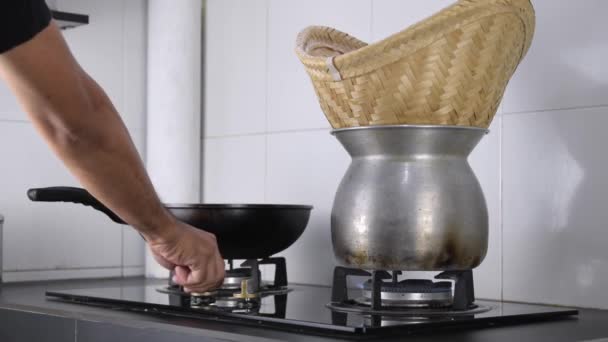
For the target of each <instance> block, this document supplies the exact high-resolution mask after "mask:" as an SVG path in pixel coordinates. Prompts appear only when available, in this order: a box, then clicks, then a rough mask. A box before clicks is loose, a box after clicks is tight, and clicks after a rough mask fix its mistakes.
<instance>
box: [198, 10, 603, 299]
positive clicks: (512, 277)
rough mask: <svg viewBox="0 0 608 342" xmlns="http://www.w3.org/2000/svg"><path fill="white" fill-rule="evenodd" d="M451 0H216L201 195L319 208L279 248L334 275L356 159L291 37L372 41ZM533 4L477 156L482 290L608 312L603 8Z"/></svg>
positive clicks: (297, 270) (300, 273)
mask: <svg viewBox="0 0 608 342" xmlns="http://www.w3.org/2000/svg"><path fill="white" fill-rule="evenodd" d="M449 3H451V1H447V0H435V1H427V0H408V1H404V0H331V1H330V0H308V1H298V0H208V6H207V47H206V49H207V55H206V64H207V65H206V93H205V102H206V103H205V113H206V117H205V132H204V140H203V143H204V174H203V175H204V185H203V191H204V199H205V201H206V202H278V203H303V204H313V205H314V206H315V209H314V210H313V215H312V219H311V222H310V224H309V226H308V228H307V231H306V232H305V233H304V235H303V236H302V237H301V238H300V240H299V241H297V242H296V243H295V244H294V246H292V247H291V248H289V249H288V250H287V251H285V252H284V253H282V254H283V255H284V256H286V257H287V259H288V265H289V266H288V269H289V272H290V273H289V277H290V281H294V282H303V283H317V284H329V283H330V282H331V272H332V268H333V266H334V259H333V253H332V250H331V242H330V231H329V229H330V226H329V216H330V211H331V203H332V200H333V196H334V192H335V190H336V188H337V185H338V182H339V180H340V179H341V177H342V175H343V173H344V171H345V169H346V167H347V165H348V163H349V158H348V155H347V154H346V152H345V151H343V150H342V148H341V147H340V146H339V144H338V143H337V141H335V139H334V138H333V137H331V136H330V135H329V124H328V123H327V121H326V120H325V118H324V116H323V113H322V112H321V110H320V109H319V106H318V102H317V100H316V98H315V95H314V92H313V88H312V85H311V82H310V80H309V79H308V76H307V75H306V73H305V72H304V69H303V67H302V66H301V65H300V63H299V61H298V60H297V58H296V56H295V54H294V52H293V50H294V46H295V38H296V35H297V33H298V32H299V31H300V30H301V29H302V28H304V27H305V26H307V25H311V24H322V25H328V26H333V27H336V28H338V29H340V30H343V31H346V32H349V33H351V34H353V35H355V36H356V37H358V38H360V39H362V40H364V41H374V40H378V39H381V38H383V37H386V36H387V35H390V34H391V33H393V32H396V31H398V30H401V29H403V28H405V27H407V26H408V25H410V24H412V23H414V22H416V21H417V20H420V19H423V18H424V17H425V16H427V15H430V14H431V13H433V12H435V11H437V10H439V9H440V8H442V7H443V6H445V5H447V4H449ZM533 4H534V5H535V7H536V11H537V32H536V36H535V40H534V42H533V46H532V48H531V50H530V51H529V53H528V56H527V57H526V59H525V60H524V62H523V64H522V65H521V66H520V68H519V70H518V71H517V73H516V75H515V76H514V78H513V79H512V81H511V83H510V85H509V88H508V90H507V93H506V95H505V98H504V101H503V106H502V108H501V109H500V111H499V113H498V115H497V116H496V118H495V119H494V122H493V123H492V126H491V127H490V129H491V133H490V135H489V136H487V137H485V138H484V139H483V141H482V143H481V144H480V146H478V147H477V148H476V149H475V151H474V152H473V154H472V156H471V158H470V161H471V163H472V165H473V168H474V169H475V171H476V173H477V175H478V177H479V179H480V181H481V183H482V187H483V189H484V192H485V195H486V199H487V202H488V207H489V213H490V246H489V252H488V256H487V257H486V259H485V261H484V262H483V264H482V265H481V266H480V267H479V268H478V269H477V270H475V281H476V293H477V296H478V297H482V298H492V299H505V300H517V301H527V302H543V303H555V304H565V305H577V306H586V307H602V308H608V297H606V296H604V295H603V294H602V290H603V289H604V288H605V287H606V286H608V252H606V251H604V250H605V248H604V246H606V245H607V243H608V231H607V228H608V227H606V223H605V222H608V214H606V213H608V211H606V210H605V209H604V208H603V207H604V206H605V204H604V202H605V198H606V197H607V196H608V181H607V178H606V176H604V175H605V174H606V173H608V156H606V154H605V153H602V152H603V151H601V150H600V151H598V147H600V146H603V145H605V138H604V136H605V133H604V132H603V130H604V127H606V124H607V123H608V119H607V116H606V115H605V113H606V110H607V109H608V97H607V96H606V95H608V68H606V67H605V65H604V63H603V62H604V61H606V60H608V38H607V36H606V35H605V32H607V31H608V24H607V23H606V21H605V20H603V16H602V15H603V13H606V12H607V11H608V3H606V2H605V1H602V0H585V1H576V2H574V1H569V0H558V1H555V0H533ZM320 9H322V10H320ZM413 276H415V274H413Z"/></svg>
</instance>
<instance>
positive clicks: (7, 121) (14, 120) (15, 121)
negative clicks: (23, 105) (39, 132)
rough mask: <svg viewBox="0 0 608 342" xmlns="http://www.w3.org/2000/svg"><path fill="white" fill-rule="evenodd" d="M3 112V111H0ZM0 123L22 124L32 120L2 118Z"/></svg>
mask: <svg viewBox="0 0 608 342" xmlns="http://www.w3.org/2000/svg"><path fill="white" fill-rule="evenodd" d="M0 114H2V113H0ZM0 123H20V124H29V123H30V121H29V120H26V119H23V120H19V119H0Z"/></svg>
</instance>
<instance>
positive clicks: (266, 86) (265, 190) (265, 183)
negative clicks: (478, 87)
mask: <svg viewBox="0 0 608 342" xmlns="http://www.w3.org/2000/svg"><path fill="white" fill-rule="evenodd" d="M264 3H265V5H266V18H265V21H266V22H265V24H266V26H265V28H264V47H265V49H264V51H265V54H264V77H265V82H264V180H263V183H262V184H263V196H264V202H266V201H267V200H268V126H269V125H268V99H269V97H268V89H270V87H269V84H268V83H269V77H268V74H269V67H270V58H269V57H268V56H269V55H270V47H269V44H268V42H269V37H270V29H269V26H270V0H265V1H264Z"/></svg>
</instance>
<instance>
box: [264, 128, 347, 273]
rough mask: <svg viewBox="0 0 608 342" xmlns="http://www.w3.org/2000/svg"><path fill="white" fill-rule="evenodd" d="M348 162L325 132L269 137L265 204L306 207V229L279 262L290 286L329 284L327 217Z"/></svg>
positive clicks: (330, 256)
mask: <svg viewBox="0 0 608 342" xmlns="http://www.w3.org/2000/svg"><path fill="white" fill-rule="evenodd" d="M349 162H350V157H349V156H348V154H347V153H346V151H344V150H343V149H342V146H341V145H340V144H339V143H338V142H337V140H335V138H334V137H333V136H332V135H330V134H329V131H328V130H318V131H309V132H297V133H281V134H271V135H269V136H268V164H267V167H268V179H267V182H268V184H267V186H266V188H267V191H268V194H267V200H268V201H269V202H273V203H288V204H290V203H291V204H309V205H313V206H314V209H313V210H312V213H311V218H310V221H309V223H308V226H307V228H306V230H305V231H304V233H303V234H302V236H301V237H300V238H299V239H298V241H296V243H295V244H294V245H293V246H292V247H290V248H289V249H287V250H286V251H285V252H284V253H282V255H283V256H285V257H286V258H287V262H288V264H289V266H288V268H287V270H288V276H289V279H290V281H294V282H299V283H309V284H331V280H332V278H331V275H332V272H333V266H334V265H335V263H334V256H333V252H332V248H331V235H330V222H329V219H330V213H331V206H332V203H333V198H334V194H335V192H336V189H337V188H338V184H339V182H340V179H342V176H343V175H344V172H345V171H346V168H347V167H348V163H349Z"/></svg>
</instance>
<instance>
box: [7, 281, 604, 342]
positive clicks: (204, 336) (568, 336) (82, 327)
mask: <svg viewBox="0 0 608 342" xmlns="http://www.w3.org/2000/svg"><path fill="white" fill-rule="evenodd" d="M163 285H166V281H162V280H149V279H144V278H125V279H95V280H62V281H46V282H33V283H9V284H3V285H0V337H2V341H34V340H35V341H63V340H62V339H61V338H60V336H63V335H70V334H71V336H72V337H74V336H75V338H74V339H69V341H77V342H81V341H89V342H90V341H109V340H112V341H117V342H118V341H129V342H139V341H146V342H156V341H167V340H171V341H175V342H182V341H188V342H189V341H199V342H200V341H291V342H294V341H316V342H333V341H341V340H344V339H345V338H342V337H322V336H313V335H305V334H300V333H290V332H286V331H282V330H277V329H263V328H262V329H260V328H254V327H249V326H246V325H235V324H231V323H221V322H218V321H213V320H211V319H210V320H206V319H205V320H201V319H198V318H187V317H177V316H168V315H155V314H145V313H137V312H132V311H127V310H120V309H119V308H118V307H116V308H115V309H107V308H104V307H96V306H90V305H81V304H73V303H70V302H67V301H63V300H54V299H50V300H49V298H46V297H45V295H44V294H45V291H53V292H55V291H62V290H64V289H68V288H73V289H81V290H84V289H93V288H133V287H138V288H145V287H161V286H163ZM293 287H296V286H293ZM293 293H296V292H295V291H294V292H292V293H291V294H293ZM291 294H290V295H291ZM290 298H291V297H290ZM48 321H52V323H53V324H52V327H53V329H50V330H49V329H46V328H48V327H45V326H44V324H45V323H48ZM57 321H58V322H59V323H57ZM45 329H46V330H45ZM56 331H57V333H55V332H56ZM76 331H77V332H78V333H77V334H75V332H76ZM37 333H40V334H38V335H41V334H42V333H43V334H42V335H44V337H46V339H44V338H42V339H41V338H39V337H40V336H38V335H36V334H37ZM92 337H95V338H96V339H95V338H92ZM605 337H608V311H604V310H593V309H580V310H579V315H578V316H575V317H564V318H563V319H559V320H551V321H545V322H531V323H530V324H517V325H506V326H499V325H498V326H493V327H492V328H489V329H471V328H464V329H461V328H455V329H437V330H434V329H433V330H430V331H427V332H420V333H416V334H412V335H406V334H403V335H402V334H399V335H397V336H394V337H386V338H382V340H383V341H403V340H407V341H420V342H426V341H450V342H458V341H462V342H471V341H496V342H502V341H518V342H526V341H545V340H546V341H555V342H561V341H591V340H596V339H600V338H605ZM91 338H92V339H91ZM347 338H348V337H347Z"/></svg>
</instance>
